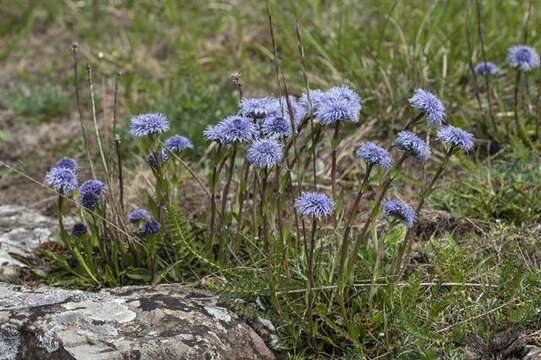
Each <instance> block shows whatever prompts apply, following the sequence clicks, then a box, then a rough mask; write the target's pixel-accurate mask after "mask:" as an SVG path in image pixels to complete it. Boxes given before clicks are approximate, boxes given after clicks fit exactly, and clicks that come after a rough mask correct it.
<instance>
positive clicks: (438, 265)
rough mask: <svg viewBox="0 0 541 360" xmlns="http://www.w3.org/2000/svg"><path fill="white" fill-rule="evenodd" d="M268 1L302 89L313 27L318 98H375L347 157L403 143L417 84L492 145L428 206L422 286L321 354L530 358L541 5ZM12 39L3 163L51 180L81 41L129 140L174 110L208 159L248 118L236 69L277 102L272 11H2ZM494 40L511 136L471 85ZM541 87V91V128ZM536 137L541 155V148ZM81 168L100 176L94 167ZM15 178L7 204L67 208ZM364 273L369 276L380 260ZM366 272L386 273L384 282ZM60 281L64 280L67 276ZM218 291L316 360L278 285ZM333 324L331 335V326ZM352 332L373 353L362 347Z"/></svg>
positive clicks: (69, 127)
mask: <svg viewBox="0 0 541 360" xmlns="http://www.w3.org/2000/svg"><path fill="white" fill-rule="evenodd" d="M532 4H533V6H532ZM269 6H270V9H271V13H272V14H273V21H274V23H275V32H276V40H277V44H278V52H279V58H280V60H281V65H282V66H283V68H284V72H285V74H286V75H287V76H288V79H287V80H288V85H289V87H290V88H291V90H292V92H293V93H295V94H300V93H301V92H302V89H303V87H304V85H303V79H302V73H301V71H300V70H301V68H300V62H299V57H298V50H297V44H296V42H295V25H296V24H298V25H299V26H300V29H301V34H302V37H303V40H304V46H305V53H306V72H307V74H308V77H309V80H310V83H311V86H312V87H321V88H327V87H330V86H333V85H337V84H341V83H347V84H349V85H350V86H352V87H353V88H355V89H357V90H358V91H359V93H360V94H361V96H362V97H363V99H364V109H363V112H362V115H361V119H362V125H361V126H360V127H358V128H355V129H353V128H351V129H350V137H349V138H348V141H349V142H348V141H346V142H345V143H344V145H343V147H344V149H343V150H344V151H345V152H346V151H347V150H348V149H349V148H351V150H352V149H353V148H354V147H355V146H356V145H357V143H358V139H359V138H361V137H362V138H363V139H376V140H378V141H380V142H382V143H386V142H387V143H388V142H390V139H391V138H390V137H389V134H390V133H391V131H395V130H396V129H397V127H398V126H399V124H403V123H404V122H405V121H406V119H408V116H409V113H408V111H407V110H406V109H407V101H406V100H407V98H408V97H410V96H411V94H412V92H413V90H414V89H415V88H417V87H423V88H428V89H432V90H433V91H434V92H435V93H437V94H438V96H439V97H440V98H441V99H443V100H444V102H445V104H446V106H447V109H448V113H449V115H450V116H449V121H450V122H451V123H453V124H455V125H459V126H462V127H464V128H467V129H469V130H471V131H472V132H474V133H475V135H476V137H477V138H478V145H479V146H478V147H477V150H476V153H475V154H473V156H470V157H468V158H465V157H461V158H460V159H459V160H456V161H455V162H454V163H453V164H452V169H451V171H448V172H447V175H446V176H444V179H443V180H442V181H441V183H440V190H438V191H436V192H435V193H434V194H433V195H432V196H431V197H430V199H429V204H428V209H427V210H426V211H425V213H424V216H423V223H422V226H420V228H419V229H420V230H419V233H418V234H417V235H418V238H419V239H420V240H422V241H420V242H419V246H418V247H417V248H416V252H417V253H416V256H414V258H413V260H414V263H413V264H414V266H413V267H412V273H411V274H410V276H409V277H408V278H407V280H406V282H405V283H404V284H403V286H399V287H396V288H393V290H392V291H391V290H389V289H387V288H385V287H384V288H382V290H381V292H380V293H379V294H378V301H380V304H381V306H378V307H376V308H368V307H367V306H366V305H365V304H361V305H359V309H363V311H366V314H368V315H366V316H364V315H365V314H363V317H362V318H363V320H362V326H359V328H358V329H353V330H355V331H357V332H352V333H350V334H343V333H339V332H340V330H339V329H338V328H336V329H334V331H335V332H336V333H334V334H333V333H332V331H330V330H329V331H328V332H327V335H329V338H326V339H325V340H324V342H325V344H326V345H325V346H324V347H321V348H319V350H320V353H319V356H328V357H332V356H343V357H345V358H348V357H349V358H356V357H358V356H361V355H360V354H362V355H363V356H367V357H369V358H371V359H376V358H391V359H392V358H400V359H419V358H426V359H442V358H445V359H461V358H467V356H472V357H470V358H475V357H473V356H474V355H475V353H476V352H478V353H479V354H480V355H479V357H478V358H482V356H484V358H505V356H509V357H510V356H515V355H516V356H518V355H517V354H520V353H521V352H524V348H523V347H522V348H518V349H514V348H513V346H515V345H513V344H517V341H519V340H520V342H521V343H530V344H534V343H537V344H539V343H540V342H541V339H540V334H539V328H540V325H541V313H540V308H541V295H540V293H541V291H540V282H541V272H540V268H539V263H540V261H541V251H540V246H539V240H538V239H539V235H540V234H541V224H540V216H541V200H540V197H539V191H538V190H539V189H541V177H540V176H539V175H541V174H540V172H541V168H540V165H539V158H538V157H537V156H536V155H535V152H532V151H531V149H528V148H527V147H526V146H525V145H523V144H522V143H521V142H520V141H519V140H517V139H515V138H511V139H508V138H506V136H505V131H504V130H505V128H506V124H508V123H510V122H511V121H512V119H513V113H512V111H511V107H510V106H509V104H510V103H511V102H512V97H513V86H514V82H513V80H514V75H513V73H512V71H510V69H508V68H506V66H505V54H506V50H507V48H508V47H510V46H511V45H514V44H518V43H523V42H527V43H528V45H530V46H533V47H534V48H536V49H538V51H539V50H541V40H540V38H539V27H538V26H536V24H538V23H539V20H540V19H541V7H540V6H538V5H537V4H535V2H529V1H474V0H472V1H466V0H464V1H424V0H418V1H417V0H411V1H392V0H363V1H354V0H351V1H346V0H342V1H323V0H300V1H291V2H290V1H270V3H269ZM479 26H480V27H481V33H482V35H483V37H482V40H483V41H482V42H481V38H480V36H479V34H480V31H479ZM0 35H1V38H0V61H1V62H2V67H1V69H0V86H1V88H2V95H1V96H0V160H2V161H5V162H9V163H10V164H12V165H15V166H17V168H18V169H20V170H21V171H23V172H25V173H26V174H28V175H30V176H32V177H34V178H36V179H38V180H41V179H42V178H43V174H44V173H45V171H46V169H47V168H48V167H50V166H51V165H52V164H53V163H54V160H55V159H56V158H57V156H58V154H59V153H62V154H65V155H70V156H73V157H75V158H78V159H84V148H83V146H82V143H81V142H80V138H79V128H78V119H77V115H76V114H77V112H76V107H75V102H74V96H73V90H72V89H73V69H72V64H73V63H72V51H71V49H72V43H73V42H74V41H76V42H77V43H78V46H79V56H80V60H79V62H80V64H81V66H80V69H79V76H80V78H81V82H82V84H84V83H85V79H86V69H85V67H84V65H85V64H86V63H90V64H91V65H92V67H93V69H94V71H95V81H96V85H97V92H98V94H99V95H100V96H99V98H100V100H101V101H100V103H98V111H99V113H100V114H106V115H107V114H111V111H112V89H113V84H114V79H115V76H116V74H117V73H118V72H119V71H120V72H121V73H122V75H121V77H120V105H119V109H120V118H121V119H122V121H123V125H122V130H121V131H125V130H126V127H127V126H126V125H127V121H128V119H129V117H130V116H131V115H132V114H137V113H140V112H152V111H159V112H163V113H165V114H167V115H168V117H169V119H170V120H171V122H172V125H173V127H174V130H175V131H176V132H179V133H182V134H183V135H186V136H188V137H190V138H191V139H192V140H193V141H194V143H195V146H196V148H195V150H194V151H192V152H191V153H190V156H191V157H192V160H194V161H199V162H205V161H207V160H205V158H204V157H203V154H204V153H205V150H206V146H207V145H206V144H205V143H204V142H203V141H202V136H201V131H202V129H203V128H204V127H205V126H206V125H207V124H210V123H216V122H217V121H219V120H221V119H222V118H223V117H224V116H225V115H228V114H230V113H233V112H235V111H236V108H237V99H238V97H237V95H236V94H235V91H234V89H233V88H232V86H231V84H230V81H229V76H230V74H231V73H235V72H239V73H240V74H241V76H242V79H243V84H244V91H245V93H246V94H248V95H263V94H273V95H278V91H277V86H276V80H275V74H274V65H273V54H272V44H271V37H270V35H269V27H268V19H267V3H266V2H264V1H248V0H236V1H235V0H231V1H181V0H177V1H175V0H164V1H160V2H158V1H152V0H140V1H128V0H126V1H121V0H117V1H97V0H94V1H71V0H61V1H57V0H43V1H17V0H4V1H2V2H0ZM482 45H484V51H485V52H486V55H485V56H486V58H487V60H488V61H493V62H495V63H496V64H498V65H500V66H501V67H502V68H503V69H504V73H503V74H502V75H501V76H500V77H498V78H497V79H495V80H494V83H495V86H494V88H495V89H496V90H495V91H496V93H495V98H496V102H495V103H496V106H495V108H494V109H493V118H494V119H495V121H496V124H497V126H498V129H499V131H498V132H494V131H491V130H490V129H491V126H492V124H491V118H490V115H489V114H488V112H487V110H486V109H487V108H486V104H485V100H484V99H481V103H482V105H483V106H481V110H480V106H479V102H478V100H477V98H476V96H475V87H474V84H473V79H472V78H471V76H470V67H469V66H470V65H469V64H470V62H472V63H477V62H479V61H481V60H482V58H483V55H482ZM539 74H540V72H539V70H537V71H536V72H535V73H534V76H533V77H532V78H531V79H530V85H531V89H532V91H533V94H532V99H533V111H532V113H533V114H534V117H535V118H536V119H537V121H539V119H538V117H539V115H540V113H539V110H540V109H541V107H540V105H541V103H540V102H539V94H541V92H539V90H538V89H539V86H541V77H540V75H539ZM81 88H82V93H81V99H82V102H83V111H84V112H83V116H84V118H85V119H86V120H87V121H90V118H91V114H90V112H89V109H90V106H89V93H88V91H87V90H86V86H81ZM103 118H104V119H107V118H110V116H104V117H103ZM532 132H533V129H532ZM105 136H107V134H105ZM121 137H122V140H123V141H122V146H123V148H124V151H123V153H124V154H125V156H126V159H125V160H126V166H127V171H128V175H127V176H126V178H129V179H131V183H130V184H129V191H128V192H129V194H128V195H129V201H131V203H135V202H136V201H137V199H139V198H140V196H141V194H142V193H143V190H142V188H143V187H144V186H145V175H144V174H145V171H147V174H148V170H142V169H143V168H144V167H145V165H143V159H142V155H140V153H138V152H136V151H135V150H136V149H135V145H134V142H129V141H125V140H127V136H125V134H122V136H121ZM534 141H535V142H536V144H537V147H538V148H539V139H536V138H534ZM346 170H347V169H346ZM351 171H352V172H353V175H352V176H354V174H355V173H354V172H355V170H351ZM83 172H87V174H88V168H84V169H83ZM202 175H205V174H202ZM0 176H1V178H0V189H1V194H0V202H1V203H8V202H9V203H11V202H19V203H25V204H33V205H36V206H42V207H43V208H44V209H45V210H47V209H50V208H51V207H52V204H53V202H51V201H42V200H40V202H37V201H38V199H43V191H42V190H41V189H39V188H38V187H36V186H35V185H34V184H31V183H29V182H28V181H26V180H24V179H22V178H21V177H19V176H16V175H15V174H13V173H12V172H10V171H8V170H7V169H6V168H0ZM412 195H413V193H412ZM45 200H50V199H45ZM182 207H183V208H184V209H186V211H185V212H186V213H187V214H188V216H189V214H190V213H193V214H196V213H198V212H201V211H204V209H201V205H200V204H199V205H198V204H197V201H196V199H195V200H194V199H193V198H187V199H186V201H185V203H183V204H182ZM399 235H400V234H395V233H391V234H390V235H389V238H388V239H385V241H386V242H387V243H388V244H389V245H390V246H389V250H388V251H389V252H390V254H388V256H391V254H392V253H393V252H394V251H396V247H397V245H398V244H397V242H398V238H399ZM363 260H364V263H363V265H364V267H365V268H366V269H371V268H372V261H373V260H372V259H370V258H366V259H363ZM206 270H207V271H216V269H212V268H211V269H208V268H207V269H206ZM216 272H217V273H219V271H216ZM179 273H180V272H179ZM191 275H193V274H191ZM358 276H359V279H370V278H371V274H370V273H369V271H366V272H362V273H360V274H359V275H358ZM195 279H198V276H195V275H194V276H189V277H187V278H186V279H185V278H183V277H179V278H177V279H174V278H173V279H169V280H190V281H191V280H195ZM53 280H55V281H58V283H57V284H62V279H61V278H54V279H53ZM205 280H206V281H205V282H204V283H206V284H207V286H209V287H211V288H213V289H215V290H216V291H221V290H238V291H229V292H226V293H224V296H225V297H228V296H229V297H231V298H232V299H237V298H238V297H241V298H242V299H246V301H247V302H248V303H249V304H258V305H253V306H251V305H246V304H243V305H239V303H238V301H236V300H231V305H232V306H235V307H237V308H238V309H237V310H238V311H240V312H244V313H245V314H246V315H247V316H256V315H257V316H265V317H270V318H271V319H272V320H273V321H274V323H275V325H276V326H277V330H278V333H279V335H280V340H281V344H282V352H281V354H282V355H283V356H284V357H285V358H287V357H291V358H303V357H304V356H312V357H314V356H316V355H314V351H313V349H310V348H308V347H306V346H305V338H303V337H302V336H301V335H300V334H301V330H300V329H299V328H298V327H299V324H298V322H297V317H296V316H294V314H295V307H296V303H294V302H293V303H292V304H290V308H289V311H290V313H286V314H277V313H275V312H273V310H272V308H271V307H270V306H269V302H268V299H267V297H268V296H266V294H265V293H264V291H263V290H261V291H260V290H258V289H257V287H255V288H254V287H252V286H248V285H250V284H251V283H252V282H253V281H254V279H251V278H249V277H246V278H244V277H243V278H240V279H236V281H238V283H233V284H231V283H230V284H228V289H223V288H222V287H220V286H219V284H220V278H219V277H216V278H214V277H211V279H210V280H208V278H205ZM463 283H470V284H473V285H471V286H465V285H464V286H460V284H463ZM247 284H248V285H247ZM442 284H458V285H442ZM289 285H295V284H289ZM247 288H248V289H249V291H242V290H243V289H244V290H246V289H247ZM359 291H360V292H362V291H363V287H362V286H361V287H360V290H359ZM300 304H302V301H300ZM299 308H300V305H299ZM320 310H321V309H320ZM300 311H301V310H300V309H299V310H298V312H300ZM322 314H324V313H322ZM288 319H289V320H288ZM326 327H327V329H331V330H332V329H333V327H332V321H329V322H328V323H327V324H326ZM352 337H353V338H357V337H358V338H360V339H362V341H361V344H359V346H356V347H354V346H350V344H351V343H350V342H349V341H348V340H351V338H352ZM336 339H340V340H339V341H336ZM343 349H347V350H346V351H345V352H344V351H342V350H343ZM337 354H340V355H337Z"/></svg>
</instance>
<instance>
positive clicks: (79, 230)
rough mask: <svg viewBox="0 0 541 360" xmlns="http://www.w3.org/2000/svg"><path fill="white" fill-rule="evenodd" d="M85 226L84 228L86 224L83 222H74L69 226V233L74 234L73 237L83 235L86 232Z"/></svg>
mask: <svg viewBox="0 0 541 360" xmlns="http://www.w3.org/2000/svg"><path fill="white" fill-rule="evenodd" d="M87 231H88V230H87V228H86V225H85V224H83V223H76V224H74V225H73V227H72V228H71V231H70V234H71V236H75V237H79V236H83V235H85V234H86V233H87Z"/></svg>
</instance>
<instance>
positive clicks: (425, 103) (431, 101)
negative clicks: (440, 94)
mask: <svg viewBox="0 0 541 360" xmlns="http://www.w3.org/2000/svg"><path fill="white" fill-rule="evenodd" d="M408 101H409V103H410V105H411V106H412V107H414V108H415V109H417V110H419V111H420V112H422V113H423V114H424V116H425V118H426V121H427V122H428V125H429V126H431V127H436V126H440V125H441V123H442V121H443V119H444V118H445V116H446V114H445V106H443V104H442V102H441V101H440V99H438V98H437V97H436V96H435V95H434V94H432V93H431V92H430V91H426V90H423V89H417V90H415V94H413V96H412V97H411V98H410V99H409V100H408Z"/></svg>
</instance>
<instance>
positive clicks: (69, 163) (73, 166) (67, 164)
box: [55, 157, 79, 173]
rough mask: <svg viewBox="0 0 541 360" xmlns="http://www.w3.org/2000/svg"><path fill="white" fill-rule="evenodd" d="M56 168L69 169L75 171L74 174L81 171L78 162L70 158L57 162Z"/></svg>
mask: <svg viewBox="0 0 541 360" xmlns="http://www.w3.org/2000/svg"><path fill="white" fill-rule="evenodd" d="M55 167H59V168H67V169H70V170H71V171H73V172H74V173H77V171H78V170H79V164H78V163H77V161H76V160H75V159H72V158H69V157H65V158H63V159H60V160H58V161H57V162H56V166H55Z"/></svg>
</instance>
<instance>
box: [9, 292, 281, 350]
mask: <svg viewBox="0 0 541 360" xmlns="http://www.w3.org/2000/svg"><path fill="white" fill-rule="evenodd" d="M19 359H25V360H38V359H39V360H53V359H54V360H65V359H77V360H79V359H81V360H82V359H85V360H108V359H171V360H174V359H209V360H211V359H216V360H219V359H236V360H242V359H262V360H264V359H274V356H273V354H272V353H271V352H270V350H269V349H268V348H267V346H266V345H265V343H264V342H263V340H262V339H261V338H260V337H259V335H257V333H256V332H255V331H254V330H253V329H252V328H250V327H249V326H248V325H246V323H244V322H243V321H242V320H241V319H240V318H239V317H238V316H236V315H235V314H234V313H232V312H230V311H228V310H227V309H226V308H224V307H223V306H221V305H220V303H219V301H218V299H217V297H215V296H213V295H211V294H210V293H208V292H205V291H202V290H195V289H191V288H186V287H183V286H181V285H160V286H157V287H122V288H117V289H111V290H102V291H101V292H99V293H91V292H84V291H72V290H63V289H54V288H48V287H39V288H36V289H30V288H25V287H22V286H17V285H9V284H1V283H0V360H19Z"/></svg>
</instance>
